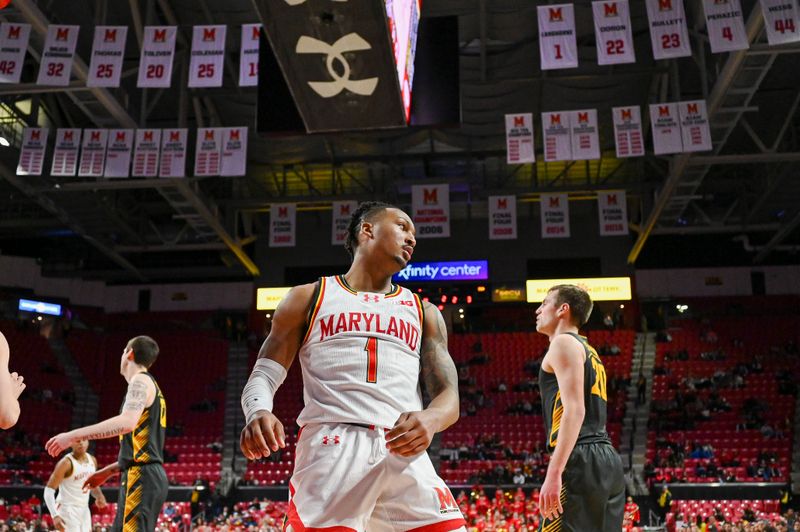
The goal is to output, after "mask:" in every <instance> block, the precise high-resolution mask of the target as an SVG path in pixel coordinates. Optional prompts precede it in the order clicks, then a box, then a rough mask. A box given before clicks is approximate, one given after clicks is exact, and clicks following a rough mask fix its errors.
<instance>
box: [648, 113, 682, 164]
mask: <svg viewBox="0 0 800 532" xmlns="http://www.w3.org/2000/svg"><path fill="white" fill-rule="evenodd" d="M650 125H651V126H652V129H653V151H654V152H655V154H656V155H666V154H669V153H679V152H682V151H683V141H682V139H681V124H680V121H679V115H678V104H677V103H656V104H652V105H650Z"/></svg>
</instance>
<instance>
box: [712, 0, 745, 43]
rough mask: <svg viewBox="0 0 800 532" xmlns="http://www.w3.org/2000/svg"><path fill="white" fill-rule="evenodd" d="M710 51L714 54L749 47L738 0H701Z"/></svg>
mask: <svg viewBox="0 0 800 532" xmlns="http://www.w3.org/2000/svg"><path fill="white" fill-rule="evenodd" d="M703 9H704V10H705V13H706V28H707V29H708V40H709V41H710V42H711V51H712V52H713V53H715V54H718V53H721V52H731V51H733V50H745V49H747V48H749V47H750V43H749V42H748V40H747V33H746V32H745V30H744V18H743V17H742V6H741V5H740V4H739V0H703Z"/></svg>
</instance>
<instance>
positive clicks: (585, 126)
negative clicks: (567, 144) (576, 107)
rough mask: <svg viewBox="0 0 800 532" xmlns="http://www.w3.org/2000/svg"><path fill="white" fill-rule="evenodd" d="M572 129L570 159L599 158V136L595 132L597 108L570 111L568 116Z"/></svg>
mask: <svg viewBox="0 0 800 532" xmlns="http://www.w3.org/2000/svg"><path fill="white" fill-rule="evenodd" d="M569 126H570V129H571V131H572V135H571V137H572V160H573V161H585V160H588V159H599V158H600V136H599V134H598V132H597V109H584V110H582V111H572V112H570V116H569Z"/></svg>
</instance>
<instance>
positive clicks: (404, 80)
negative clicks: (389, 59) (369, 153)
mask: <svg viewBox="0 0 800 532" xmlns="http://www.w3.org/2000/svg"><path fill="white" fill-rule="evenodd" d="M419 13H420V2H419V0H386V15H387V17H388V18H389V30H390V31H391V37H392V48H393V51H394V61H395V64H396V65H397V80H398V81H399V82H400V94H401V96H402V98H403V107H404V109H405V113H406V122H408V118H409V116H410V115H411V87H412V84H413V82H414V55H415V54H416V50H417V29H418V28H419Z"/></svg>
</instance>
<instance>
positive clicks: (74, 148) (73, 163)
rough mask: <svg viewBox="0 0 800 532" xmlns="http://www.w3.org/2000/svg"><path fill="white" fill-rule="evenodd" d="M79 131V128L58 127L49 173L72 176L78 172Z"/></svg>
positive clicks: (80, 131)
mask: <svg viewBox="0 0 800 532" xmlns="http://www.w3.org/2000/svg"><path fill="white" fill-rule="evenodd" d="M81 133H82V130H81V129H79V128H59V129H57V130H56V142H55V147H54V149H53V163H52V164H51V165H50V175H52V176H74V175H75V174H76V173H77V172H78V154H79V153H80V149H81Z"/></svg>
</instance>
